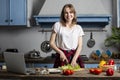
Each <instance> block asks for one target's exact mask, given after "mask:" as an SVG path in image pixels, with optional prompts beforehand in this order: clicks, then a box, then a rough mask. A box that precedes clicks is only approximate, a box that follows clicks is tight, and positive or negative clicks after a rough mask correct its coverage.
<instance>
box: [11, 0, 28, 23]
mask: <svg viewBox="0 0 120 80" xmlns="http://www.w3.org/2000/svg"><path fill="white" fill-rule="evenodd" d="M26 19H27V18H26V0H10V25H26V22H27V21H26Z"/></svg>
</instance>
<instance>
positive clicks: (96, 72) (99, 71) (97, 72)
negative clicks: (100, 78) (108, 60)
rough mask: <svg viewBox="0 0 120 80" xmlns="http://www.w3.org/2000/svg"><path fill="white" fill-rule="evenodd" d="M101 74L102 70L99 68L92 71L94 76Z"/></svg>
mask: <svg viewBox="0 0 120 80" xmlns="http://www.w3.org/2000/svg"><path fill="white" fill-rule="evenodd" d="M101 72H102V69H100V68H96V69H95V70H94V74H96V75H99V74H100V73H101Z"/></svg>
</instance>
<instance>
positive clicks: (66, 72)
mask: <svg viewBox="0 0 120 80" xmlns="http://www.w3.org/2000/svg"><path fill="white" fill-rule="evenodd" d="M73 73H74V71H73V70H70V69H66V70H63V74H64V75H72V74H73Z"/></svg>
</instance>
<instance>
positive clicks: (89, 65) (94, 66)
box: [85, 64, 98, 68]
mask: <svg viewBox="0 0 120 80" xmlns="http://www.w3.org/2000/svg"><path fill="white" fill-rule="evenodd" d="M97 67H98V64H85V68H97Z"/></svg>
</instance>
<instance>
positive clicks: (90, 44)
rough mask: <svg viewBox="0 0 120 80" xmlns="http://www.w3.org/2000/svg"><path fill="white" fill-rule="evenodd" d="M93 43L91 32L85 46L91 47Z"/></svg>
mask: <svg viewBox="0 0 120 80" xmlns="http://www.w3.org/2000/svg"><path fill="white" fill-rule="evenodd" d="M94 45H95V40H94V39H93V34H92V32H91V33H90V39H89V40H88V42H87V46H88V47H89V48H92V47H93V46H94Z"/></svg>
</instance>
